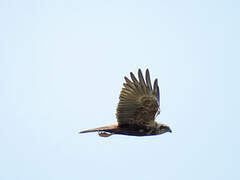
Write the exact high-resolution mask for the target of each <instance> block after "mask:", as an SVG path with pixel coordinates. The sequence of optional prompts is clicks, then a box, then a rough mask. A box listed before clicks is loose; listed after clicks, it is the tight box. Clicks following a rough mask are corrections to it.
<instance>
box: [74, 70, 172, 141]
mask: <svg viewBox="0 0 240 180" xmlns="http://www.w3.org/2000/svg"><path fill="white" fill-rule="evenodd" d="M130 76H131V79H132V81H130V80H129V79H128V78H127V77H125V80H126V83H124V84H123V85H124V87H123V88H122V91H121V93H120V97H119V103H118V107H117V113H116V117H117V121H118V124H116V125H110V126H104V127H99V128H95V129H89V130H85V131H81V132H79V133H88V132H98V134H99V136H102V137H108V136H110V135H112V134H122V135H130V136H150V135H159V134H163V133H165V132H171V129H170V128H169V127H168V126H167V125H165V124H161V123H158V122H156V121H155V117H156V116H157V115H158V114H159V113H160V110H159V104H160V96H159V87H158V82H157V79H155V81H154V85H153V87H152V85H151V81H150V74H149V71H148V69H147V70H146V76H145V77H146V78H145V79H146V82H145V80H144V78H143V75H142V72H141V70H140V69H139V70H138V78H139V81H138V80H137V79H136V77H135V76H134V74H133V73H130Z"/></svg>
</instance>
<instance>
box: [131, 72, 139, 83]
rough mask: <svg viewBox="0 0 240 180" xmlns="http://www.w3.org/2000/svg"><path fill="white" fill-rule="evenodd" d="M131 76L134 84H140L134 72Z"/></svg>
mask: <svg viewBox="0 0 240 180" xmlns="http://www.w3.org/2000/svg"><path fill="white" fill-rule="evenodd" d="M130 76H131V78H132V80H133V82H134V83H135V84H138V80H137V79H136V77H135V76H134V74H133V73H132V72H130Z"/></svg>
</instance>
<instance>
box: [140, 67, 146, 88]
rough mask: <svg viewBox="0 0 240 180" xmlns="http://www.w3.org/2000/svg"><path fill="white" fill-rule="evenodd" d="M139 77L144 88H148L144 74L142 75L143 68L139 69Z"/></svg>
mask: <svg viewBox="0 0 240 180" xmlns="http://www.w3.org/2000/svg"><path fill="white" fill-rule="evenodd" d="M138 79H139V82H140V84H141V86H142V87H143V88H146V84H145V81H144V79H143V75H142V71H141V69H138Z"/></svg>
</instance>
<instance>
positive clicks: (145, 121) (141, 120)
mask: <svg viewBox="0 0 240 180" xmlns="http://www.w3.org/2000/svg"><path fill="white" fill-rule="evenodd" d="M130 77H131V80H132V81H131V80H129V79H128V78H127V77H124V78H125V81H126V82H125V83H124V84H123V86H124V87H123V88H122V91H121V93H120V96H119V103H118V107H117V113H116V116H117V120H118V124H119V125H120V126H121V125H126V124H127V125H137V126H153V125H154V118H155V115H156V113H157V112H158V109H159V87H158V82H157V79H156V80H155V81H154V87H153V88H152V85H151V81H150V74H149V70H148V69H147V70H146V81H145V80H144V78H143V75H142V72H141V70H140V69H139V70H138V78H139V80H137V78H136V77H135V76H134V74H133V73H132V72H131V73H130ZM145 82H146V83H145Z"/></svg>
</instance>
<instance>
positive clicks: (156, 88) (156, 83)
mask: <svg viewBox="0 0 240 180" xmlns="http://www.w3.org/2000/svg"><path fill="white" fill-rule="evenodd" d="M153 91H154V93H155V94H156V96H157V98H158V101H159V87H158V79H155V81H154V85H153Z"/></svg>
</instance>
